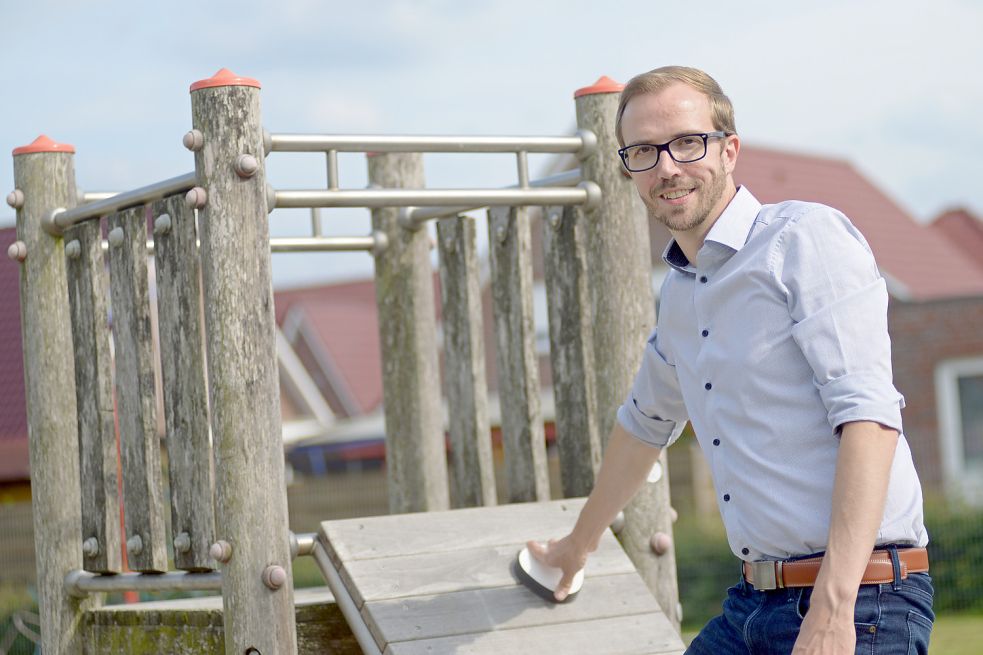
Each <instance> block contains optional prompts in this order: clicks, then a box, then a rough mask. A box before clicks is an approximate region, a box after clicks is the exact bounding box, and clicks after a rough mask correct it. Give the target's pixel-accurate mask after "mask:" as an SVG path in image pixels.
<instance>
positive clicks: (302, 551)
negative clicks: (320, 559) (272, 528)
mask: <svg viewBox="0 0 983 655" xmlns="http://www.w3.org/2000/svg"><path fill="white" fill-rule="evenodd" d="M291 534H292V535H293V539H294V540H296V542H297V555H296V557H304V556H308V555H313V554H314V545H315V544H316V543H317V533H316V532H300V533H291Z"/></svg>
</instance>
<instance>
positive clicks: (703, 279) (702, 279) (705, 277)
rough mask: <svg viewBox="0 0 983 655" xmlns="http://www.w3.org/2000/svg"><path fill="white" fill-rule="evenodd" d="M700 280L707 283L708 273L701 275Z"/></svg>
mask: <svg viewBox="0 0 983 655" xmlns="http://www.w3.org/2000/svg"><path fill="white" fill-rule="evenodd" d="M700 282H702V283H703V284H706V283H707V276H706V275H701V276H700Z"/></svg>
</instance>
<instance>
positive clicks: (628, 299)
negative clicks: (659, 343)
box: [574, 77, 679, 627]
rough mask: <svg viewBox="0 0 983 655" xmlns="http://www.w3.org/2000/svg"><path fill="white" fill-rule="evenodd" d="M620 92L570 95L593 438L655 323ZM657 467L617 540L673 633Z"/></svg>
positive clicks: (674, 611)
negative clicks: (589, 197)
mask: <svg viewBox="0 0 983 655" xmlns="http://www.w3.org/2000/svg"><path fill="white" fill-rule="evenodd" d="M622 88H623V85H621V84H618V83H617V82H614V81H613V80H611V79H609V78H607V77H602V78H601V79H599V80H598V81H597V82H596V83H595V84H594V85H592V86H589V87H585V88H582V89H579V90H578V91H577V92H576V93H575V94H574V98H575V102H576V107H577V125H578V127H580V128H581V129H587V130H591V131H592V132H594V134H595V135H597V144H598V147H597V150H596V151H595V153H594V154H593V155H591V156H589V157H588V158H587V159H585V160H584V161H583V162H581V170H582V171H583V178H584V179H585V180H593V181H594V182H596V183H597V184H598V185H600V187H601V190H602V193H603V199H602V201H601V203H600V205H599V206H598V207H597V208H595V209H588V210H587V211H586V221H587V248H586V250H587V252H588V253H589V257H590V261H589V264H588V266H587V274H588V289H589V295H590V299H591V308H592V313H593V317H594V326H593V327H594V330H593V332H594V362H595V380H596V386H595V389H596V393H597V408H598V412H597V415H598V421H599V423H600V425H599V426H598V432H599V434H601V435H603V438H605V439H606V438H607V435H608V434H609V433H610V431H611V427H612V426H613V425H614V421H615V420H616V419H615V414H616V413H617V409H618V407H619V406H620V405H621V403H622V402H623V401H624V398H625V395H626V394H627V393H628V389H629V388H630V387H631V383H632V380H633V379H634V376H635V373H636V372H637V370H638V366H639V363H640V362H641V355H642V349H643V346H644V344H645V339H646V337H647V336H648V333H649V332H650V331H651V329H652V325H653V324H654V322H655V301H654V299H653V296H652V283H651V270H652V263H651V256H650V253H649V231H648V224H647V222H646V219H645V213H644V212H643V211H641V210H640V208H639V207H638V203H639V202H640V201H639V200H638V198H637V197H636V193H635V189H634V188H633V186H632V184H631V182H630V181H629V179H628V178H627V177H626V176H625V175H624V173H622V167H621V163H620V162H619V161H618V155H617V152H616V151H617V149H618V145H617V141H616V139H615V131H614V123H615V117H616V113H617V107H618V94H619V93H620V91H621V89H622ZM658 466H660V469H659V470H660V471H661V473H662V474H661V475H660V476H658V479H654V478H655V477H656V476H654V475H653V476H651V479H652V481H650V482H648V483H646V484H645V485H643V488H642V489H641V490H640V491H639V493H638V494H637V495H636V496H635V498H634V499H633V500H632V501H631V503H629V505H628V507H626V508H625V528H624V531H623V532H621V533H620V534H619V538H620V539H621V542H622V545H623V546H624V548H625V551H626V552H627V553H628V555H629V557H630V558H631V560H632V562H634V564H635V567H636V568H637V569H638V571H639V573H640V574H641V575H642V577H643V578H644V579H645V582H646V584H647V585H648V587H649V589H651V590H652V592H653V594H655V597H656V599H657V600H658V601H659V604H660V605H661V606H662V609H663V611H664V612H665V613H666V616H668V617H669V619H670V620H671V621H672V622H673V623H674V624H675V625H676V626H677V627H678V626H679V613H678V603H679V590H678V587H677V584H676V558H675V551H674V549H673V548H672V547H671V546H670V547H669V549H668V550H667V551H666V552H665V553H664V554H662V555H659V556H657V555H655V554H654V553H653V551H652V549H651V546H650V543H651V538H652V536H653V535H654V534H655V533H656V532H663V533H665V534H667V535H671V534H672V521H671V518H670V511H669V475H668V468H667V465H666V458H665V453H663V456H662V460H661V462H660V464H659V465H658ZM670 543H671V542H670Z"/></svg>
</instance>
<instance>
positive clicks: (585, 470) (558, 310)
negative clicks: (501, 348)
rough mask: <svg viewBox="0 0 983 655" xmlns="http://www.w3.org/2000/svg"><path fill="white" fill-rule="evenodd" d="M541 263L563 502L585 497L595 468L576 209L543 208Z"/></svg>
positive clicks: (587, 316) (580, 223)
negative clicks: (547, 308) (564, 498)
mask: <svg viewBox="0 0 983 655" xmlns="http://www.w3.org/2000/svg"><path fill="white" fill-rule="evenodd" d="M544 215H545V219H546V220H545V221H543V226H542V227H543V253H544V255H543V263H544V267H545V269H546V299H547V305H548V307H549V323H550V365H551V366H552V368H553V398H554V402H555V407H556V444H557V448H558V449H559V452H560V481H561V482H562V484H563V495H564V496H565V497H567V498H572V497H579V496H586V495H587V494H589V493H590V492H591V490H592V489H593V488H594V476H595V475H596V474H597V470H598V468H599V467H600V465H601V440H600V438H599V437H598V434H597V424H598V418H597V396H596V393H595V390H594V376H593V373H594V341H593V340H594V329H593V325H592V323H593V318H592V316H591V311H590V295H589V294H588V290H587V254H586V244H585V243H584V239H585V235H584V232H585V231H586V227H585V225H584V217H583V211H582V210H581V209H580V208H579V207H546V208H545V210H544Z"/></svg>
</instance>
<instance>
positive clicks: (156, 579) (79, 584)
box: [65, 569, 222, 598]
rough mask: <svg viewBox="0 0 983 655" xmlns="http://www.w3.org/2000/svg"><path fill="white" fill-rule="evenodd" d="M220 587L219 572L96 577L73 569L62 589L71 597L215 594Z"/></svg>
mask: <svg viewBox="0 0 983 655" xmlns="http://www.w3.org/2000/svg"><path fill="white" fill-rule="evenodd" d="M221 588H222V573H221V572H219V571H210V572H208V573H187V572H184V571H181V572H175V571H170V572H168V573H160V574H146V573H120V574H118V575H96V574H94V573H89V572H88V571H82V570H80V569H77V570H75V571H72V572H71V573H69V574H68V575H67V576H65V590H66V591H67V592H68V593H69V594H70V595H72V596H75V597H79V598H84V597H85V596H86V595H88V594H93V593H98V592H114V591H215V590H218V589H221Z"/></svg>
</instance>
